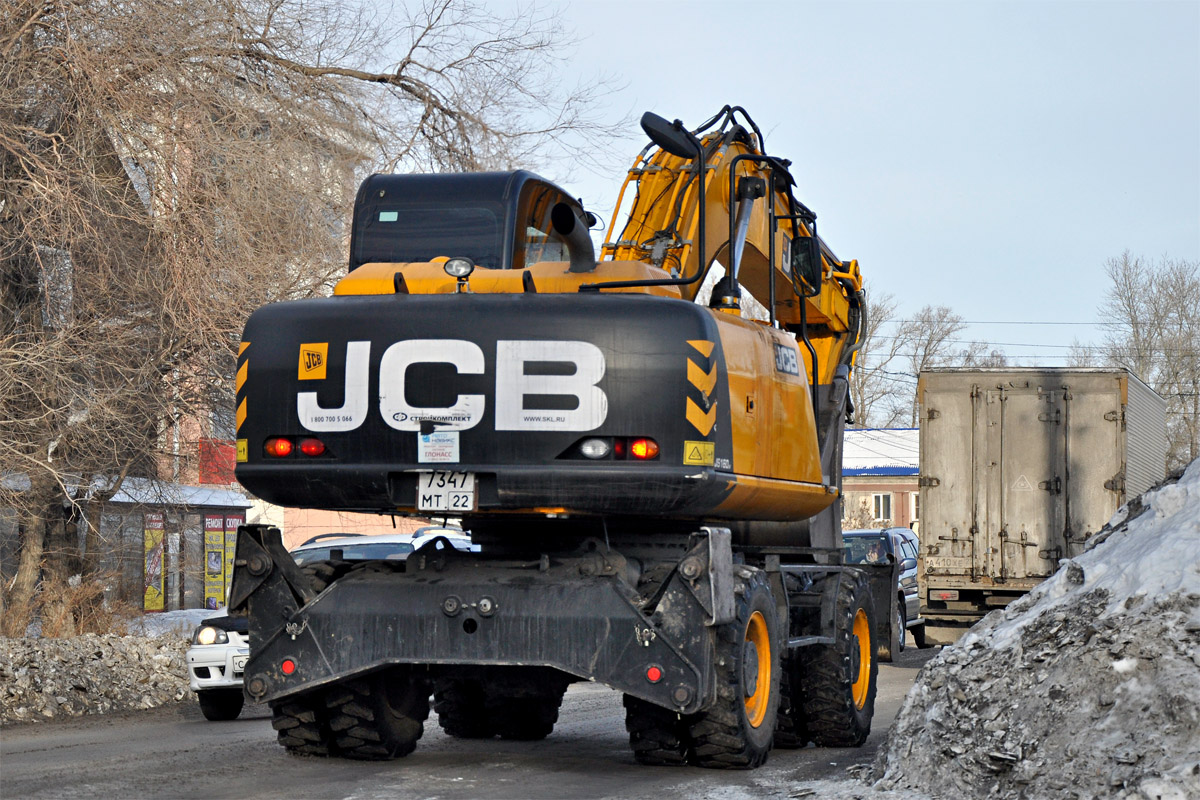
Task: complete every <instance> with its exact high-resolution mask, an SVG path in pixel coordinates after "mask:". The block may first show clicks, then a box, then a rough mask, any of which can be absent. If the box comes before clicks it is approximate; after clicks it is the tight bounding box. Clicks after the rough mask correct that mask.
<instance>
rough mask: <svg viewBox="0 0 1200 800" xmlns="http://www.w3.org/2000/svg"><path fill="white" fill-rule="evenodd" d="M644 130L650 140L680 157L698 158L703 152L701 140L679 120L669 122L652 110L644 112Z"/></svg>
mask: <svg viewBox="0 0 1200 800" xmlns="http://www.w3.org/2000/svg"><path fill="white" fill-rule="evenodd" d="M642 130H644V131H645V132H646V135H647V136H649V137H650V141H652V142H654V143H655V144H656V145H658V146H659V147H661V148H662V149H663V150H666V151H667V152H668V153H670V154H671V155H673V156H679V157H680V158H697V157H699V155H700V153H701V152H702V151H701V149H700V140H699V139H697V138H696V137H695V136H693V135H692V134H691V132H690V131H689V130H688V129H687V128H685V127H683V123H682V122H680V121H679V120H675V121H674V122H667V121H666V120H665V119H663V118H662V117H660V116H659V115H658V114H655V113H654V112H652V111H647V112H646V113H645V114H642Z"/></svg>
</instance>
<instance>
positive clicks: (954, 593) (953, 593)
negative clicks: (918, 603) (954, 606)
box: [929, 589, 958, 602]
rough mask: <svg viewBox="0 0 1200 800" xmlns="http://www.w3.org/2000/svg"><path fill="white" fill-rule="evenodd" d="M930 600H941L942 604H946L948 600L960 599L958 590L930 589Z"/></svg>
mask: <svg viewBox="0 0 1200 800" xmlns="http://www.w3.org/2000/svg"><path fill="white" fill-rule="evenodd" d="M929 599H930V600H941V601H942V602H945V601H947V600H957V599H958V589H930V590H929Z"/></svg>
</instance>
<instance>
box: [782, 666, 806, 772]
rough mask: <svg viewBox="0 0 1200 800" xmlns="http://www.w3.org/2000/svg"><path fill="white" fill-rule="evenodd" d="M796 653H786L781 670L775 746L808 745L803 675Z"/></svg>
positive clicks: (796, 747)
mask: <svg viewBox="0 0 1200 800" xmlns="http://www.w3.org/2000/svg"><path fill="white" fill-rule="evenodd" d="M799 669H800V666H799V664H798V663H797V660H796V657H795V656H794V655H785V656H784V657H783V663H782V666H781V669H780V671H779V716H778V718H777V719H776V721H775V746H776V747H778V748H779V749H780V750H799V749H800V748H802V747H805V746H807V745H808V742H809V738H808V723H807V720H806V719H805V717H804V708H803V706H802V705H801V697H800V687H801V685H802V684H803V676H802V675H801V674H800V673H799V672H798V670H799Z"/></svg>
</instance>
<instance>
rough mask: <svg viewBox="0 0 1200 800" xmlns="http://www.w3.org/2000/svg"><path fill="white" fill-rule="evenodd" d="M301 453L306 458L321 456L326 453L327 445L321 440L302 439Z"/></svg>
mask: <svg viewBox="0 0 1200 800" xmlns="http://www.w3.org/2000/svg"><path fill="white" fill-rule="evenodd" d="M300 452H301V453H304V455H306V456H319V455H321V454H322V453H324V452H325V443H324V442H322V441H321V440H320V439H301V440H300Z"/></svg>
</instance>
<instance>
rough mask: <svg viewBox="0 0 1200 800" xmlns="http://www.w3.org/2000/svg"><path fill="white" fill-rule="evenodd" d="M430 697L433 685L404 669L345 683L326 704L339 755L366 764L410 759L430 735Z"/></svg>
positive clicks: (335, 689) (333, 692)
mask: <svg viewBox="0 0 1200 800" xmlns="http://www.w3.org/2000/svg"><path fill="white" fill-rule="evenodd" d="M429 693H430V687H429V682H428V681H427V680H425V679H424V678H422V677H417V676H415V675H413V674H412V673H411V672H410V671H409V670H408V669H406V668H404V667H395V668H392V669H387V670H381V671H379V672H373V673H371V674H370V675H366V676H364V677H361V678H354V679H352V680H348V681H345V682H343V683H341V684H339V685H338V686H336V687H335V688H334V689H332V690H331V691H330V692H329V694H328V695H327V696H326V699H325V703H326V707H327V708H328V709H329V713H330V719H329V727H330V728H332V729H333V732H334V735H335V737H336V739H335V741H336V744H337V750H338V752H339V753H340V754H341V755H343V756H345V757H347V758H357V759H361V760H364V761H386V760H388V759H392V758H399V757H400V756H406V755H408V754H409V753H411V752H412V751H413V750H414V749H416V746H417V740H418V739H420V738H421V734H423V733H424V732H425V726H424V724H423V723H424V722H425V720H426V718H428V716H429Z"/></svg>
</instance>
